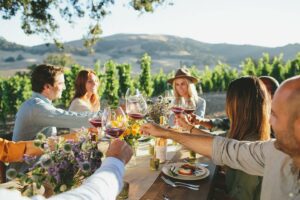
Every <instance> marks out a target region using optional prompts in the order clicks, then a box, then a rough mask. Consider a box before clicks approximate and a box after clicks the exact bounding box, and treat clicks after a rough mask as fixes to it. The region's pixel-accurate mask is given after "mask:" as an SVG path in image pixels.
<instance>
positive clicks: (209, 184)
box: [141, 151, 217, 200]
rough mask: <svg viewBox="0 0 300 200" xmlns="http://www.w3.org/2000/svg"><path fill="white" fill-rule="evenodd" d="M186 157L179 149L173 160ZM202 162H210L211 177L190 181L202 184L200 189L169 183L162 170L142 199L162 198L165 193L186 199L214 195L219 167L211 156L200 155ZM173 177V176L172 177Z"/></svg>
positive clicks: (157, 199) (156, 199)
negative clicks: (215, 177) (162, 177)
mask: <svg viewBox="0 0 300 200" xmlns="http://www.w3.org/2000/svg"><path fill="white" fill-rule="evenodd" d="M182 157H184V155H183V154H182V152H181V151H178V152H177V153H176V155H175V156H174V158H173V159H172V161H174V162H176V161H180V160H181V158H182ZM198 159H199V161H200V162H202V163H207V164H209V166H208V169H209V171H210V175H209V177H207V178H205V179H202V180H197V181H189V182H190V183H195V184H200V190H198V191H194V190H190V189H187V188H183V187H176V188H174V187H172V186H170V185H167V184H166V183H165V182H164V181H163V180H162V179H161V176H162V175H164V174H163V173H162V172H161V173H160V175H159V176H158V177H157V178H156V180H155V182H154V183H153V184H152V186H151V187H150V188H149V189H148V191H147V192H146V193H145V194H144V195H143V196H142V198H141V199H142V200H150V199H151V200H162V199H163V195H164V194H165V195H167V196H168V197H169V198H170V199H171V200H176V199H184V200H195V199H197V200H207V199H210V198H211V196H212V190H213V187H214V181H213V180H214V176H215V174H216V170H217V167H216V165H214V164H213V163H212V162H211V160H210V159H209V158H206V157H200V158H198ZM170 179H171V178H170Z"/></svg>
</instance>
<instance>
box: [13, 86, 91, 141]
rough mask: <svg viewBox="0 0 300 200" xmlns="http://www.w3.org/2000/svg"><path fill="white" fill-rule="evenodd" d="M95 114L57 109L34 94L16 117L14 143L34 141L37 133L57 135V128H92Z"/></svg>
mask: <svg viewBox="0 0 300 200" xmlns="http://www.w3.org/2000/svg"><path fill="white" fill-rule="evenodd" d="M92 114H93V113H87V112H85V113H76V112H71V111H65V110H63V109H59V108H56V107H55V106H53V105H52V102H51V101H50V100H49V99H47V98H46V97H45V96H43V95H42V94H40V93H36V92H33V94H32V97H31V98H30V99H28V100H27V101H25V102H24V103H23V104H22V105H21V107H20V109H19V111H18V112H17V115H16V121H15V126H14V131H13V138H12V139H13V141H20V140H33V139H35V137H36V135H37V133H39V132H42V133H44V134H45V135H46V136H53V135H56V133H57V130H56V127H59V128H81V127H91V125H90V123H89V120H88V119H89V118H90V117H91V116H92Z"/></svg>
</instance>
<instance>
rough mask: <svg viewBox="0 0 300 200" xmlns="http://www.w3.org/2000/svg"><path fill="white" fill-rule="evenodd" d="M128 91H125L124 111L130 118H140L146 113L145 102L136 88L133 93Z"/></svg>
mask: <svg viewBox="0 0 300 200" xmlns="http://www.w3.org/2000/svg"><path fill="white" fill-rule="evenodd" d="M129 91H130V89H128V90H127V92H126V94H127V96H126V113H127V115H128V116H129V117H130V118H132V119H135V120H141V119H143V118H144V117H145V115H146V114H147V102H146V100H145V98H144V97H143V95H142V94H141V93H140V92H139V91H138V90H135V93H134V94H131V93H130V92H129ZM129 94H131V95H129Z"/></svg>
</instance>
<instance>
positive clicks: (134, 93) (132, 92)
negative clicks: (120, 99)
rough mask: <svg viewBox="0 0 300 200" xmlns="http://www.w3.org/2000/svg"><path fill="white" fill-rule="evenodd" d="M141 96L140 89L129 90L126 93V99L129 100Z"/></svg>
mask: <svg viewBox="0 0 300 200" xmlns="http://www.w3.org/2000/svg"><path fill="white" fill-rule="evenodd" d="M139 95H142V93H141V92H140V91H139V89H133V88H128V89H127V90H126V93H125V99H128V97H132V96H139Z"/></svg>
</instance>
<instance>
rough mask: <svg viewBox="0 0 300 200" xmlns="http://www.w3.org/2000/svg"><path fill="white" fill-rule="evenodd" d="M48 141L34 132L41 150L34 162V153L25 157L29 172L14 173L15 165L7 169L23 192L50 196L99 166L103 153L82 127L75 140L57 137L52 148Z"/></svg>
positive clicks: (69, 186)
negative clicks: (41, 152) (42, 152)
mask: <svg viewBox="0 0 300 200" xmlns="http://www.w3.org/2000/svg"><path fill="white" fill-rule="evenodd" d="M47 141H48V140H47V138H46V137H45V136H44V135H43V134H38V135H37V138H36V140H35V142H34V144H35V146H37V147H40V148H41V149H43V150H44V154H43V155H42V156H41V157H40V158H39V159H38V161H37V162H33V161H34V160H36V158H34V157H30V156H25V157H24V160H25V162H27V163H28V164H30V166H32V167H31V168H30V169H29V170H30V172H29V173H26V174H17V173H16V171H15V170H14V169H9V170H8V171H7V174H6V175H7V177H8V178H10V179H14V181H17V182H18V183H19V184H20V186H21V189H20V191H21V193H22V194H23V195H25V196H33V195H37V194H40V195H44V196H46V197H49V196H51V195H53V194H58V193H61V192H64V191H67V190H70V189H71V188H75V187H77V186H79V185H80V184H81V183H82V181H83V180H84V179H85V178H86V177H88V176H90V175H91V174H92V173H93V172H94V171H96V169H98V168H99V167H100V166H101V158H102V156H103V154H102V152H100V151H99V150H98V147H97V143H96V142H94V141H92V140H91V136H90V134H89V133H88V132H87V131H85V130H83V131H82V132H81V133H80V136H79V139H78V141H73V140H65V139H64V138H63V137H58V138H57V139H56V142H55V143H54V147H52V148H50V147H49V145H48V143H47ZM50 146H51V145H50ZM53 148H54V150H52V149H53Z"/></svg>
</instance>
